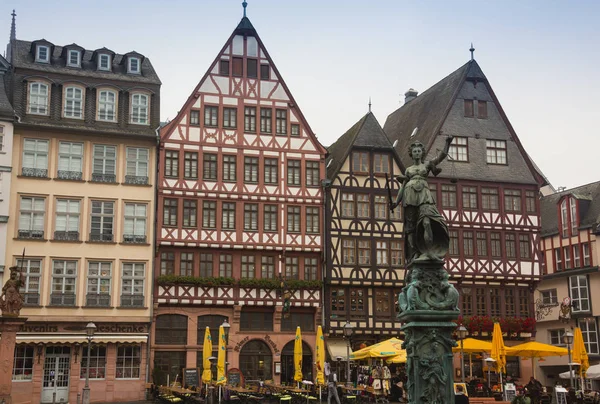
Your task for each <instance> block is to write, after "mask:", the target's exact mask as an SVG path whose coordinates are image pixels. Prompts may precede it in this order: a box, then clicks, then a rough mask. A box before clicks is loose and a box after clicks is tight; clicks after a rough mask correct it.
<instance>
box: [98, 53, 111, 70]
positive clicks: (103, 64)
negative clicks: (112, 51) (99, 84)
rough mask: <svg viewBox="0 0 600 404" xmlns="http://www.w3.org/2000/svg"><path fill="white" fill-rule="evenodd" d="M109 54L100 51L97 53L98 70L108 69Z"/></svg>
mask: <svg viewBox="0 0 600 404" xmlns="http://www.w3.org/2000/svg"><path fill="white" fill-rule="evenodd" d="M110 64H111V63H110V55H107V54H106V53H102V54H100V55H98V70H105V71H110Z"/></svg>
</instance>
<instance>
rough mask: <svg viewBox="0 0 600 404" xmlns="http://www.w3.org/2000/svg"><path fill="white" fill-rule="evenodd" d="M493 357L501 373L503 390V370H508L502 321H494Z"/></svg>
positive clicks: (501, 388)
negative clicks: (501, 327) (501, 326)
mask: <svg viewBox="0 0 600 404" xmlns="http://www.w3.org/2000/svg"><path fill="white" fill-rule="evenodd" d="M491 357H492V359H494V360H495V361H496V369H497V370H498V373H499V374H500V390H501V391H502V390H503V387H502V372H505V371H506V347H505V346H504V338H502V330H501V329H500V323H494V331H493V332H492V352H491Z"/></svg>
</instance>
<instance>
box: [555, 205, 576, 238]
mask: <svg viewBox="0 0 600 404" xmlns="http://www.w3.org/2000/svg"><path fill="white" fill-rule="evenodd" d="M560 224H561V235H562V236H563V237H569V236H576V235H578V234H579V220H578V217H577V201H576V200H575V198H573V197H566V198H565V199H563V200H562V202H561V203H560Z"/></svg>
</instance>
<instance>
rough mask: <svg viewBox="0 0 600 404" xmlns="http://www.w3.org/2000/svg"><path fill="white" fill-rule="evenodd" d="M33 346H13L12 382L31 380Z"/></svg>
mask: <svg viewBox="0 0 600 404" xmlns="http://www.w3.org/2000/svg"><path fill="white" fill-rule="evenodd" d="M34 348H35V346H34V345H23V344H19V345H15V358H14V360H13V371H12V379H13V380H33V356H34V354H33V351H34Z"/></svg>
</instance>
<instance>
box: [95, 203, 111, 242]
mask: <svg viewBox="0 0 600 404" xmlns="http://www.w3.org/2000/svg"><path fill="white" fill-rule="evenodd" d="M114 220H115V203H114V202H112V201H92V213H91V229H90V241H100V242H112V241H114V236H115V235H114V233H113V226H114Z"/></svg>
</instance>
